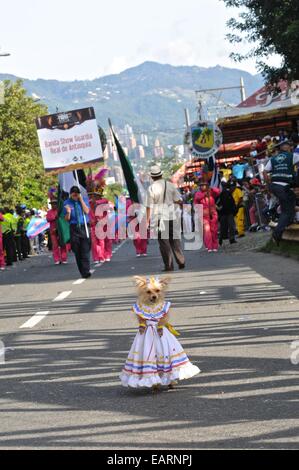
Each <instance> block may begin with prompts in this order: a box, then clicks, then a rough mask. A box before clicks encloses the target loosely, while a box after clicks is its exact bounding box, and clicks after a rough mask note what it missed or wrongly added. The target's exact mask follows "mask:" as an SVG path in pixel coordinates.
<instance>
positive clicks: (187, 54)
mask: <svg viewBox="0 0 299 470" xmlns="http://www.w3.org/2000/svg"><path fill="white" fill-rule="evenodd" d="M235 14H236V10H231V9H230V10H228V9H227V8H226V7H225V5H224V3H223V2H221V1H220V0H183V1H182V0H105V1H103V0H45V1H41V0H8V1H7V0H0V46H1V47H2V51H3V52H4V51H9V52H10V53H11V54H12V55H11V57H9V58H0V72H2V73H12V74H15V75H18V76H21V77H24V78H32V79H35V78H56V79H60V80H74V79H93V78H96V77H99V76H102V75H106V74H110V73H119V72H121V71H122V70H124V69H126V68H128V67H132V66H135V65H138V64H140V63H141V62H144V61H145V60H154V61H157V62H161V63H170V64H172V65H198V66H202V67H210V66H214V65H217V64H220V65H222V66H229V67H240V68H243V69H245V70H248V71H250V72H255V67H254V63H253V62H252V61H250V62H247V63H243V64H242V65H241V66H240V65H239V64H237V65H236V64H235V63H234V62H233V61H231V60H230V59H229V53H230V52H231V50H232V46H231V45H230V44H229V43H228V42H227V41H226V40H225V34H226V32H227V27H226V21H227V19H228V18H229V17H230V16H232V15H235Z"/></svg>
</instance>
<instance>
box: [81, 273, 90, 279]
mask: <svg viewBox="0 0 299 470" xmlns="http://www.w3.org/2000/svg"><path fill="white" fill-rule="evenodd" d="M82 277H83V279H89V278H90V277H91V273H87V274H84V276H82Z"/></svg>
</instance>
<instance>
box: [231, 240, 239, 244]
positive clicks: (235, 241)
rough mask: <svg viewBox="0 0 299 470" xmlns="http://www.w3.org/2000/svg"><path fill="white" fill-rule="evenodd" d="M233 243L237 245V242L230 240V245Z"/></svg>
mask: <svg viewBox="0 0 299 470" xmlns="http://www.w3.org/2000/svg"><path fill="white" fill-rule="evenodd" d="M235 243H238V242H237V240H230V244H231V245H234V244H235Z"/></svg>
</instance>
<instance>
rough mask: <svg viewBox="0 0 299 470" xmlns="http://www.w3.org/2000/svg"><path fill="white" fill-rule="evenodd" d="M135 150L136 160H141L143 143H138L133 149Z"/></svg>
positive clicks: (143, 152) (143, 156)
mask: <svg viewBox="0 0 299 470" xmlns="http://www.w3.org/2000/svg"><path fill="white" fill-rule="evenodd" d="M135 152H136V159H137V160H142V159H144V158H145V151H144V147H143V145H138V146H137V147H136V149H135Z"/></svg>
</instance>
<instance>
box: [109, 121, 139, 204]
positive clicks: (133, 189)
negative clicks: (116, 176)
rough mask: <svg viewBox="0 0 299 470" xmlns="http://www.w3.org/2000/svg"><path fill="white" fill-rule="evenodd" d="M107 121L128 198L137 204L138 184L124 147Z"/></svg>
mask: <svg viewBox="0 0 299 470" xmlns="http://www.w3.org/2000/svg"><path fill="white" fill-rule="evenodd" d="M108 122H109V126H110V129H111V132H112V135H113V138H114V141H115V145H116V148H117V153H118V156H119V160H120V164H121V167H122V170H123V174H124V177H125V180H126V185H127V188H128V191H129V194H130V198H131V200H132V201H133V202H136V203H137V204H138V203H139V202H140V201H139V197H138V185H137V182H136V179H135V176H134V171H133V168H132V166H131V162H130V160H129V159H128V157H127V156H126V154H125V152H124V149H123V148H122V146H121V145H120V143H119V140H118V138H117V137H116V135H115V133H114V130H113V128H112V123H111V121H110V119H109V121H108Z"/></svg>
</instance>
